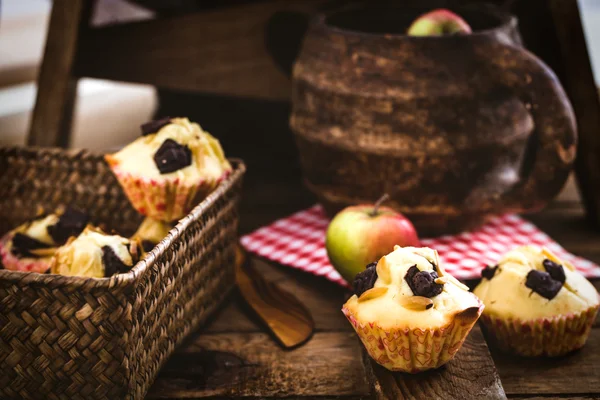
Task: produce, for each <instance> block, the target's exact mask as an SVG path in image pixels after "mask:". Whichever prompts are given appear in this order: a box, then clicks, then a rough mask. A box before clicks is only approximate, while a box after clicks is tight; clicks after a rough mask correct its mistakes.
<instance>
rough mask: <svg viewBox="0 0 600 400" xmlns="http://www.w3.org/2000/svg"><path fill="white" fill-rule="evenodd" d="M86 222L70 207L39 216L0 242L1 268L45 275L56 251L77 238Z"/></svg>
mask: <svg viewBox="0 0 600 400" xmlns="http://www.w3.org/2000/svg"><path fill="white" fill-rule="evenodd" d="M87 222H88V216H87V214H85V213H83V212H81V211H79V210H77V209H75V208H72V207H67V208H61V209H58V210H57V211H55V212H54V213H53V214H43V213H42V214H40V215H38V216H36V217H35V218H32V219H31V220H29V221H27V222H26V223H24V224H22V225H20V226H18V227H17V228H15V229H13V230H12V231H10V232H8V233H7V234H6V235H5V236H4V237H3V238H2V239H1V240H0V256H1V259H2V264H3V265H4V266H5V268H6V269H9V270H13V271H23V272H39V273H44V272H45V271H46V270H48V268H49V265H50V264H49V263H50V259H51V257H52V255H53V254H54V252H55V250H56V248H57V247H58V246H61V245H63V244H64V243H65V242H66V241H67V240H68V239H69V237H71V236H77V235H79V233H81V231H83V229H84V228H85V225H86V224H87Z"/></svg>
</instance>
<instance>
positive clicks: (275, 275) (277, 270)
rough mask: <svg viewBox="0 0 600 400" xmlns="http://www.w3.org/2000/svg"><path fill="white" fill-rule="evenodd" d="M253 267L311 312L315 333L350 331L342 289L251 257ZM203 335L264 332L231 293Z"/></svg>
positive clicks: (307, 275) (243, 305)
mask: <svg viewBox="0 0 600 400" xmlns="http://www.w3.org/2000/svg"><path fill="white" fill-rule="evenodd" d="M252 265H253V266H254V267H255V268H256V269H257V270H259V271H261V273H262V274H263V275H264V276H268V278H269V280H271V281H274V282H277V284H278V285H279V286H280V287H281V288H282V289H285V290H287V291H288V292H290V293H292V294H293V295H294V296H296V297H297V298H298V299H299V300H300V301H302V303H303V304H304V305H305V306H306V307H307V308H308V309H309V310H310V312H311V314H312V316H313V320H314V321H315V330H316V331H317V332H320V331H328V332H331V331H352V326H351V325H350V324H349V323H348V320H347V319H346V317H344V315H343V314H342V312H341V308H342V301H341V299H342V298H343V295H344V289H343V288H341V287H339V286H338V285H336V284H334V283H332V282H329V281H327V280H325V279H323V278H317V277H314V276H312V275H309V274H306V273H303V272H300V271H296V270H292V269H290V268H286V267H282V266H277V265H275V264H272V263H269V262H266V261H263V260H260V259H258V258H256V257H252ZM204 332H212V333H214V332H264V329H263V327H262V325H261V322H260V320H259V319H258V318H256V317H255V315H254V313H253V312H252V310H251V309H250V308H249V307H248V306H247V305H246V304H245V302H244V300H243V299H242V298H241V297H240V296H239V295H238V293H234V294H233V296H232V297H231V298H230V299H228V301H227V303H226V304H225V305H224V306H223V307H222V308H221V309H220V310H219V311H218V313H217V314H216V315H215V316H214V317H213V318H212V319H211V320H210V321H209V322H208V323H207V324H206V327H205V328H204Z"/></svg>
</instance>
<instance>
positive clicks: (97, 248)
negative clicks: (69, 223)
mask: <svg viewBox="0 0 600 400" xmlns="http://www.w3.org/2000/svg"><path fill="white" fill-rule="evenodd" d="M140 252H141V248H140V245H139V242H138V241H137V240H131V239H127V238H124V237H121V236H118V235H108V234H106V233H104V232H103V231H101V230H100V229H98V228H93V227H90V226H88V227H86V228H85V230H84V231H83V232H82V233H81V235H79V236H78V237H77V238H72V239H70V240H69V241H68V242H67V244H65V245H64V246H62V247H60V248H58V250H56V253H55V254H54V257H53V258H52V261H51V262H50V272H51V273H53V274H60V275H69V276H74V275H77V276H86V277H90V278H106V277H110V276H112V275H114V274H120V273H125V272H128V271H129V270H131V268H132V267H133V266H134V265H135V264H136V263H137V262H138V261H139V259H140V255H141V254H140Z"/></svg>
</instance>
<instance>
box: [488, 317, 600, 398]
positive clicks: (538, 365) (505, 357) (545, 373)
mask: <svg viewBox="0 0 600 400" xmlns="http://www.w3.org/2000/svg"><path fill="white" fill-rule="evenodd" d="M490 350H491V352H492V357H493V358H494V361H495V363H496V368H498V372H499V374H500V378H501V379H502V384H503V386H504V390H505V391H506V393H507V394H508V395H511V396H512V395H553V394H565V395H577V394H579V395H581V394H591V393H595V394H596V395H599V396H600V328H593V329H592V333H591V335H590V338H589V339H588V342H587V343H586V345H585V347H583V348H582V349H581V350H579V351H577V352H575V353H573V354H570V355H567V356H564V357H558V358H524V357H516V356H513V355H510V354H506V353H503V352H502V351H501V350H498V349H496V348H495V347H493V346H490Z"/></svg>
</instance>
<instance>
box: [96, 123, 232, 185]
mask: <svg viewBox="0 0 600 400" xmlns="http://www.w3.org/2000/svg"><path fill="white" fill-rule="evenodd" d="M169 139H170V140H171V141H174V142H176V143H177V145H178V146H185V147H187V149H189V154H190V155H191V161H190V163H186V165H185V166H182V167H181V168H179V169H177V170H174V171H171V172H165V173H161V171H160V170H159V167H158V166H157V164H156V161H155V155H156V153H157V151H159V149H161V147H162V146H163V145H164V143H165V141H168V140H169ZM186 152H187V150H186ZM106 159H107V161H108V162H109V163H110V164H111V165H113V166H114V165H118V168H119V169H120V170H122V171H125V172H129V173H132V174H136V175H141V176H144V177H147V178H149V179H157V180H158V179H169V180H174V179H179V180H183V181H187V182H190V183H198V182H200V181H203V180H207V181H217V180H218V179H219V178H221V177H222V176H223V173H224V172H226V171H230V170H231V165H230V164H229V162H228V161H227V159H226V158H225V155H224V154H223V149H222V148H221V145H220V143H219V141H218V140H217V139H215V138H214V137H213V136H211V135H210V134H209V133H208V132H206V131H204V130H202V128H201V127H200V125H198V124H196V123H193V122H190V121H189V120H188V119H187V118H172V119H171V120H170V123H167V124H166V125H164V126H163V127H161V128H160V129H159V130H158V132H156V133H150V134H148V135H144V136H141V137H139V138H138V139H136V140H135V141H133V142H132V143H130V144H129V145H127V146H125V147H124V148H123V149H121V150H120V151H119V152H117V153H115V154H112V155H107V156H106Z"/></svg>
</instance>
